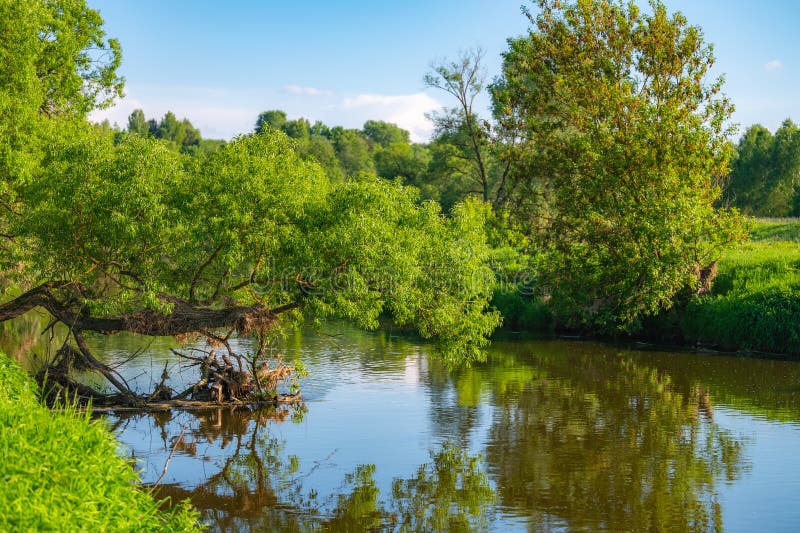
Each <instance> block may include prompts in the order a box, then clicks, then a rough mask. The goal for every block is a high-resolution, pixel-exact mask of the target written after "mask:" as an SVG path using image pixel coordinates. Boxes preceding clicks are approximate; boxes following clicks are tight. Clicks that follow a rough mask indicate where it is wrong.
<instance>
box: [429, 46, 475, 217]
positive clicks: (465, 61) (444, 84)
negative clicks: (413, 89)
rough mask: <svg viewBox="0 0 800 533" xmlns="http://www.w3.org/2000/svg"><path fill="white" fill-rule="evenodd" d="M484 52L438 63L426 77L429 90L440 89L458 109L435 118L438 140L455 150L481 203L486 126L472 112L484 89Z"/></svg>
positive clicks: (466, 54) (465, 53) (468, 53)
mask: <svg viewBox="0 0 800 533" xmlns="http://www.w3.org/2000/svg"><path fill="white" fill-rule="evenodd" d="M482 57H483V51H482V50H480V49H478V50H470V51H468V52H462V53H461V55H460V56H459V57H458V59H457V60H455V61H451V62H449V63H448V62H447V61H441V62H439V63H435V64H433V65H432V71H431V72H429V73H428V74H426V75H425V77H424V78H423V79H424V82H425V85H427V86H428V87H435V88H437V89H441V90H443V91H445V92H447V93H448V94H450V95H452V96H453V97H454V98H455V99H456V101H457V103H458V105H457V107H455V108H452V109H445V110H444V111H443V112H442V113H440V114H434V115H433V120H434V123H435V124H436V134H437V137H442V136H445V137H447V139H448V142H449V144H452V145H453V146H456V147H458V151H459V155H458V158H460V159H462V160H463V161H466V162H467V165H468V166H469V167H470V168H469V169H468V170H467V171H464V172H462V174H463V175H465V176H469V177H470V178H471V180H472V181H474V182H475V184H476V185H477V186H478V191H477V192H478V193H479V194H480V195H481V196H482V198H483V201H484V202H488V201H489V194H490V183H489V169H488V164H487V161H486V159H487V155H486V151H487V146H488V142H489V125H488V123H486V122H484V121H481V120H480V119H479V118H478V116H477V115H476V114H475V112H474V111H473V105H474V103H475V98H477V96H478V95H479V94H480V93H481V91H482V90H483V89H484V84H485V79H486V74H485V72H484V71H483V69H482V67H481V58H482Z"/></svg>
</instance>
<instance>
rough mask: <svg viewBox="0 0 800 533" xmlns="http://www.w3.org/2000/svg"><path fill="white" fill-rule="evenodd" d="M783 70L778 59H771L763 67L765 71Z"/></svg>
mask: <svg viewBox="0 0 800 533" xmlns="http://www.w3.org/2000/svg"><path fill="white" fill-rule="evenodd" d="M782 68H783V63H782V62H781V61H780V60H779V59H773V60H772V61H770V62H769V63H767V64H765V65H764V69H765V70H768V71H770V70H780V69H782Z"/></svg>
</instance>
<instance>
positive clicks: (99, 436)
mask: <svg viewBox="0 0 800 533" xmlns="http://www.w3.org/2000/svg"><path fill="white" fill-rule="evenodd" d="M116 448H117V443H116V442H115V440H114V438H113V436H112V435H111V433H110V432H109V431H108V430H107V429H106V428H105V427H104V426H103V423H102V422H101V421H92V420H91V418H90V417H89V415H88V413H79V412H77V411H74V410H72V409H70V408H66V409H62V410H59V411H50V410H49V409H47V408H45V407H43V406H41V405H40V404H39V401H38V390H37V385H36V383H34V381H33V379H31V378H30V377H29V376H28V375H27V374H26V373H25V372H24V371H23V370H22V369H21V368H20V367H19V366H18V365H17V364H16V363H15V362H13V361H11V360H10V359H8V358H7V357H6V356H5V355H3V354H0V456H2V457H3V461H2V462H0V480H2V483H0V509H2V510H3V512H2V513H0V529H2V530H3V531H197V530H198V529H199V528H198V527H197V525H196V522H197V514H196V512H195V511H193V510H191V508H190V507H188V506H187V505H185V504H180V505H178V506H177V507H175V508H174V509H172V510H163V504H161V503H159V502H157V501H156V500H154V499H153V498H152V497H151V496H150V495H149V494H148V493H147V492H146V491H145V490H143V489H142V488H141V487H138V486H137V485H136V479H137V475H136V472H135V471H134V469H133V466H132V465H131V464H130V463H129V462H127V461H125V460H124V459H122V458H121V457H118V456H117V455H116ZM175 503H176V502H175Z"/></svg>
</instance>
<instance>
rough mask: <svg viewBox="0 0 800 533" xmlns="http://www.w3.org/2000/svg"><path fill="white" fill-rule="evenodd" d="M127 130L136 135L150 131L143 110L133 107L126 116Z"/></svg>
mask: <svg viewBox="0 0 800 533" xmlns="http://www.w3.org/2000/svg"><path fill="white" fill-rule="evenodd" d="M128 131H129V132H130V133H136V134H137V135H147V134H148V133H150V128H149V126H148V125H147V119H146V118H145V116H144V111H142V110H141V109H134V110H133V112H132V113H131V114H130V115H129V116H128Z"/></svg>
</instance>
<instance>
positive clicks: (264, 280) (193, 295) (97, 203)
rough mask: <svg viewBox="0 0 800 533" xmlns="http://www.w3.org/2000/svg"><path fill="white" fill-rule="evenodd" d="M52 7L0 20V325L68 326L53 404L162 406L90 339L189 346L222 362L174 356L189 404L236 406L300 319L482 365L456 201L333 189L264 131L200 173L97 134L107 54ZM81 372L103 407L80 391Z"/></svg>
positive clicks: (109, 83) (470, 231)
mask: <svg viewBox="0 0 800 533" xmlns="http://www.w3.org/2000/svg"><path fill="white" fill-rule="evenodd" d="M61 4H62V3H61V2H44V1H42V0H37V1H35V2H33V3H32V4H31V9H29V10H28V11H29V12H28V11H26V13H25V14H24V15H23V14H21V13H19V12H18V7H16V4H14V3H10V4H9V5H8V6H6V7H5V8H3V10H2V12H1V13H0V34H4V35H5V34H8V35H11V36H13V38H11V39H6V40H4V41H2V42H0V47H2V48H0V55H2V56H3V57H4V58H5V60H6V62H8V64H13V65H15V69H14V70H12V71H8V72H3V73H2V74H0V136H2V138H3V140H4V148H3V149H2V150H0V323H1V322H4V321H7V320H12V319H14V318H16V317H19V316H21V315H22V314H24V313H26V312H28V311H31V310H33V309H43V310H45V311H46V312H47V314H48V315H49V317H50V319H51V320H50V323H49V324H48V326H47V327H46V328H45V331H51V332H52V331H53V330H54V328H55V326H56V325H58V324H61V325H63V329H65V330H66V331H67V333H66V335H65V338H64V339H63V344H62V345H61V347H60V349H58V350H57V353H56V354H55V356H54V357H53V358H52V360H50V361H47V364H46V368H45V371H44V373H43V376H44V375H46V376H47V378H48V380H50V381H49V382H50V383H51V384H52V385H53V386H54V387H56V388H58V387H60V388H62V389H63V390H64V391H65V392H68V393H70V394H73V395H78V396H79V397H92V398H93V399H95V400H96V401H105V402H109V401H116V402H122V403H126V404H140V403H146V402H147V401H150V396H154V398H153V401H155V397H158V398H159V400H158V401H164V398H165V397H166V396H167V394H166V391H164V390H160V391H151V393H150V394H149V395H145V394H143V393H141V391H134V390H132V389H131V387H130V386H129V384H128V383H127V382H126V380H125V379H124V377H123V376H122V374H121V373H118V372H117V371H116V370H115V369H114V368H112V367H111V366H109V365H108V364H107V363H105V362H104V361H103V357H102V354H98V355H95V354H93V353H92V352H91V350H90V347H89V346H90V344H91V343H90V342H87V339H88V337H87V336H88V335H95V334H99V335H113V334H116V333H118V332H131V333H135V334H138V335H144V336H173V337H185V336H201V337H205V338H206V339H207V340H208V341H209V343H210V347H211V348H213V349H215V350H216V352H215V354H214V357H210V354H206V355H205V358H204V362H199V363H198V361H193V360H192V359H191V357H196V354H194V355H193V354H192V353H184V355H186V356H188V359H187V358H186V357H185V358H184V359H187V361H188V362H189V363H190V364H191V363H198V364H197V366H198V369H199V370H200V374H201V377H200V378H199V380H198V382H200V381H202V379H203V377H202V374H203V372H206V374H207V376H206V378H207V380H208V382H207V383H206V384H205V385H204V386H203V387H200V388H201V389H202V388H204V387H206V386H207V387H208V390H206V391H205V392H202V391H200V390H195V391H194V392H193V393H191V394H194V393H197V394H198V395H201V392H202V393H203V394H204V393H206V392H207V393H208V394H209V395H210V394H212V392H213V394H214V395H215V399H216V401H232V399H234V398H235V399H237V400H242V399H243V398H242V397H244V399H247V397H248V396H251V397H252V396H253V394H255V395H256V396H258V395H259V393H263V391H264V390H265V389H264V388H263V387H262V386H261V381H262V380H265V381H270V380H272V379H274V378H275V376H276V375H283V376H284V377H286V375H285V374H286V372H288V370H287V368H286V367H285V366H281V365H282V364H283V363H282V362H280V363H278V361H277V360H275V359H273V358H272V357H271V353H270V354H267V353H266V352H265V351H264V350H265V346H266V345H267V343H268V341H269V338H270V336H271V335H273V334H274V333H275V331H276V330H277V329H278V328H279V326H280V327H283V326H288V325H291V324H293V323H295V324H296V323H300V322H302V321H303V320H305V319H308V318H313V319H317V318H322V319H325V318H339V319H345V320H348V321H351V322H354V323H355V324H356V325H359V326H361V327H364V328H376V327H377V326H378V323H379V319H381V318H383V317H390V318H391V319H392V320H394V321H395V322H396V323H398V324H399V325H402V326H406V327H411V328H413V329H416V330H417V331H419V332H420V334H421V335H422V336H423V337H426V338H436V339H437V340H438V341H439V342H438V345H439V347H440V348H441V353H442V354H443V355H444V356H445V357H446V358H447V360H448V361H449V362H452V363H456V362H463V361H469V360H473V359H475V358H479V357H481V355H482V352H481V347H482V345H484V344H485V343H486V342H487V340H486V339H487V336H488V334H489V333H490V332H491V331H492V330H493V329H494V327H496V326H497V324H498V322H499V316H498V315H497V313H495V312H493V311H491V310H490V309H489V307H488V300H489V298H490V297H491V292H492V286H493V283H494V275H493V273H492V270H491V268H490V267H489V265H488V256H489V248H488V246H487V244H486V242H485V231H484V228H483V222H484V219H485V216H486V212H487V211H486V210H487V209H488V208H487V207H485V206H483V205H482V204H480V203H478V202H467V203H465V204H464V205H461V206H456V207H455V208H454V209H453V210H452V214H451V215H450V216H448V217H445V216H444V215H443V214H442V213H441V210H440V208H439V207H438V206H437V205H436V204H433V203H421V202H420V201H419V197H418V193H417V192H416V189H412V188H407V187H402V186H400V185H399V184H396V183H391V182H388V181H386V180H381V179H379V178H377V177H375V176H366V175H364V176H359V177H351V178H349V179H347V180H345V181H337V182H332V181H331V180H330V179H329V178H328V177H327V175H326V174H325V172H324V171H323V170H322V169H321V168H320V167H319V166H318V165H317V164H316V163H313V162H310V161H306V160H304V159H303V158H301V157H300V156H298V154H297V153H296V152H295V145H294V143H293V141H292V140H291V139H289V138H288V137H286V136H285V135H284V134H282V133H280V132H276V131H272V130H267V131H264V132H262V133H259V134H254V135H248V136H242V137H239V138H237V139H234V140H233V141H232V142H230V143H227V144H226V145H225V146H224V147H223V148H221V149H220V150H218V151H216V152H214V153H213V154H210V155H208V156H204V157H202V158H201V157H191V156H187V155H184V154H180V153H177V152H175V151H173V150H171V149H169V147H168V146H166V145H165V144H164V143H162V142H160V141H158V140H156V139H153V138H148V137H144V136H140V135H137V134H129V133H124V132H113V131H111V130H109V129H108V128H105V129H104V128H100V127H97V126H95V125H93V124H90V123H89V122H88V121H87V118H86V117H87V115H88V113H89V112H90V111H91V110H93V109H96V108H98V107H102V106H107V105H110V104H111V103H112V100H113V97H114V96H115V95H118V94H120V93H121V90H122V81H123V80H122V79H121V78H119V77H118V76H117V74H116V69H117V68H118V66H119V54H118V52H119V47H118V45H117V43H116V42H115V41H113V40H107V39H106V38H105V35H104V33H103V31H102V20H101V19H100V17H99V15H98V14H97V13H96V12H94V11H92V10H90V9H88V8H86V6H85V5H84V4H83V2H80V1H79V2H73V3H69V5H61ZM26 5H27V4H26ZM34 8H35V9H34ZM15 10H16V11H15ZM6 12H8V13H6ZM6 15H8V16H6ZM23 19H24V21H25V24H21V23H20V22H19V21H20V20H23ZM56 30H57V31H56ZM51 31H56V33H55V35H57V38H53V39H46V38H42V36H43V35H51ZM97 50H107V51H109V53H107V54H97V53H96V52H97ZM54 58H55V59H54ZM233 336H251V337H253V338H254V339H255V349H254V350H253V351H254V352H255V353H254V354H252V355H251V356H248V357H246V358H243V359H242V357H243V355H242V354H236V353H234V352H233V351H232V350H230V349H229V348H230V345H229V344H228V340H229V339H231V338H232V337H233ZM226 358H227V361H226ZM265 364H268V365H271V366H267V367H265V366H264V365H265ZM75 367H79V368H89V369H92V370H94V371H96V372H98V373H100V374H101V375H103V376H104V377H105V378H106V380H107V381H108V382H109V384H110V385H111V387H113V391H114V392H113V393H110V394H109V393H107V392H105V391H100V390H94V389H92V388H91V387H88V386H87V385H85V384H80V383H76V382H75V381H74V380H73V379H71V378H70V376H71V373H70V369H72V368H75ZM237 372H241V373H244V374H246V376H245V375H244V374H237ZM276 372H277V374H276ZM162 382H164V380H163V379H162ZM253 391H255V393H253ZM153 393H156V394H155V395H153ZM171 394H174V393H170V395H171ZM191 394H190V395H191ZM179 395H180V394H179ZM209 397H210V396H209Z"/></svg>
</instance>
